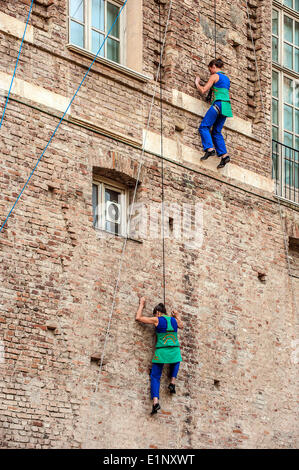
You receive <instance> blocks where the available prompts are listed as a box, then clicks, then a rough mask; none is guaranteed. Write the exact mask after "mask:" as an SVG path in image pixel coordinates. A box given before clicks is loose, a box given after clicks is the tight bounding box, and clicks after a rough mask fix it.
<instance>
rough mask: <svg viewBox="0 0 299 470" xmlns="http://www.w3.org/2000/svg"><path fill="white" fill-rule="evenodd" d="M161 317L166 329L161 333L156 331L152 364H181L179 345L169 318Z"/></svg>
mask: <svg viewBox="0 0 299 470" xmlns="http://www.w3.org/2000/svg"><path fill="white" fill-rule="evenodd" d="M162 317H164V318H165V319H166V321H167V328H166V331H165V332H163V333H159V332H157V331H156V335H157V342H156V349H155V354H154V357H153V360H152V362H156V363H158V364H173V363H175V362H181V361H182V356H181V351H180V343H179V340H178V335H177V332H176V331H174V329H173V327H172V324H171V317H169V316H167V315H162Z"/></svg>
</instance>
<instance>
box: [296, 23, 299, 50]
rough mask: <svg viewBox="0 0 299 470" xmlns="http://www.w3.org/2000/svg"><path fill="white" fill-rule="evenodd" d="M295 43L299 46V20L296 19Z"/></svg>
mask: <svg viewBox="0 0 299 470" xmlns="http://www.w3.org/2000/svg"><path fill="white" fill-rule="evenodd" d="M295 44H296V46H299V22H298V21H295Z"/></svg>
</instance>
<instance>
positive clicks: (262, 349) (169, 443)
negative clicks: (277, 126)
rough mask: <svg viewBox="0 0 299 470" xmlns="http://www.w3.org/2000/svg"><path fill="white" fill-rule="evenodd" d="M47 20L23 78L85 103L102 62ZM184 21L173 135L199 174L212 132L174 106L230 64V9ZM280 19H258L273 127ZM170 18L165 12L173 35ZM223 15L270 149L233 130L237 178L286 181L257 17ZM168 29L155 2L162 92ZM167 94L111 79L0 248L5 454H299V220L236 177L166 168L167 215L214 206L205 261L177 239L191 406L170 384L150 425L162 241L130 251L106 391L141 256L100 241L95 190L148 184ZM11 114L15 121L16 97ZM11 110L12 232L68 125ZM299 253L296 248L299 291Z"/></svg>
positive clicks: (10, 56) (171, 61)
mask: <svg viewBox="0 0 299 470" xmlns="http://www.w3.org/2000/svg"><path fill="white" fill-rule="evenodd" d="M15 3H16V2H12V1H11V2H10V1H9V2H3V1H0V11H1V12H4V13H5V14H7V15H10V16H12V17H15V18H17V19H18V20H20V21H24V20H25V14H24V12H25V10H26V12H27V10H28V8H29V4H30V2H29V1H28V0H27V1H23V2H21V1H20V2H17V5H16V4H15ZM36 3H37V5H36V6H35V7H34V10H33V16H32V21H31V24H32V25H33V27H34V43H33V44H31V43H27V42H25V43H24V47H23V51H22V56H21V59H20V63H19V68H18V73H17V78H19V79H22V80H24V81H26V82H30V83H31V84H32V85H35V86H36V87H42V88H43V89H44V91H45V94H46V92H47V91H51V92H55V93H57V94H58V95H61V96H62V97H65V98H71V97H72V94H73V92H74V91H75V89H76V87H77V86H78V84H79V83H80V81H81V79H82V77H83V74H84V73H85V71H86V69H87V67H88V65H89V63H90V60H89V59H88V58H87V57H85V56H81V55H79V54H78V53H75V52H73V51H69V50H68V49H67V48H66V47H65V44H66V42H67V33H66V31H67V28H66V22H67V8H66V5H67V2H66V1H54V2H52V1H48V2H46V1H43V2H42V1H40V2H36ZM173 3H174V7H173V12H172V16H171V24H170V28H169V33H168V35H167V42H166V48H167V49H166V54H165V67H164V72H163V82H164V83H163V86H164V91H163V96H164V104H163V107H164V127H163V133H164V137H165V138H170V139H173V140H176V139H177V138H178V136H177V131H176V130H175V122H176V119H177V118H178V115H179V117H180V118H181V119H182V120H184V122H185V127H184V130H183V132H182V133H181V134H180V137H179V138H180V139H181V142H182V143H183V144H184V145H186V146H187V147H189V148H191V149H194V150H195V151H198V158H199V157H200V156H201V148H200V143H199V137H198V135H197V126H198V122H199V121H200V118H199V117H198V116H196V115H195V114H193V113H191V112H190V111H188V110H184V109H178V108H177V107H176V106H174V105H173V103H172V92H173V90H179V91H182V92H184V93H185V94H187V95H188V96H191V97H193V98H198V95H197V92H196V90H195V89H194V85H193V82H194V75H195V74H197V73H199V74H200V75H201V76H202V77H204V78H205V77H206V63H207V62H208V61H209V60H211V58H212V57H213V50H214V49H213V47H214V45H213V36H212V32H211V31H212V26H213V18H214V16H213V15H214V11H213V4H214V2H212V1H209V2H198V1H196V0H189V1H187V0H185V1H174V2H173ZM270 7H271V5H270V2H257V3H255V2H253V1H252V2H250V8H251V10H252V11H251V13H252V15H253V16H254V15H256V17H254V18H253V20H254V19H256V18H257V20H256V21H257V25H258V26H257V30H256V31H259V34H260V36H258V33H256V34H257V38H256V41H257V42H258V41H262V40H261V39H259V38H263V42H261V43H260V44H261V49H260V51H261V52H260V54H262V57H263V58H264V68H263V67H262V80H263V84H264V88H263V90H264V93H265V104H266V109H267V113H268V114H267V116H268V117H269V105H270V93H269V90H270V83H269V70H268V68H267V64H269V61H270V42H269V41H268V40H267V37H268V36H267V34H268V35H269V11H270ZM167 8H168V2H166V4H165V5H164V2H163V4H162V6H161V11H162V20H163V24H165V21H166V16H167ZM218 10H219V11H218V23H219V24H218V26H219V31H218V40H219V55H221V56H222V57H223V58H224V60H225V62H226V64H227V72H228V73H229V75H230V76H231V78H232V99H233V106H234V110H235V114H236V117H239V118H240V119H243V120H246V121H250V122H251V123H252V126H253V132H254V139H252V138H249V137H246V135H244V133H243V134H241V133H239V132H237V131H233V130H231V129H226V131H225V132H226V134H227V138H228V141H229V144H230V146H231V148H232V151H233V156H234V157H233V163H234V164H235V165H236V166H239V167H240V168H241V169H244V170H250V171H253V172H256V174H257V175H263V176H265V177H268V178H270V168H271V159H270V154H269V149H268V147H267V146H268V144H269V135H270V134H269V132H270V125H269V123H268V125H267V128H265V124H264V122H263V120H262V119H261V118H260V114H258V117H257V114H256V113H255V112H253V110H255V109H256V110H257V113H259V111H260V109H259V106H260V103H259V98H257V85H256V84H255V83H254V82H252V81H250V80H249V78H250V77H251V78H252V77H253V76H254V73H253V71H252V70H251V69H249V71H248V61H250V59H249V58H248V57H247V56H248V54H249V52H248V50H249V49H250V47H249V45H248V38H247V30H246V25H247V21H246V11H245V8H244V6H242V7H241V6H240V2H232V3H231V5H228V4H227V2H224V1H223V2H219V9H218ZM157 11H158V6H157V4H156V3H155V2H154V1H153V0H151V1H149V2H144V5H143V14H144V74H145V75H149V76H154V75H155V73H156V69H157V60H158V52H157V51H159V47H160V44H159V42H157V40H156V38H157V37H158V36H159V24H158V22H157ZM264 32H265V33H264ZM0 36H1V37H0V47H1V57H2V58H3V60H2V61H1V64H0V72H3V73H7V74H12V72H13V68H14V64H15V59H16V57H17V53H18V47H19V41H17V40H16V38H15V37H14V36H13V35H12V34H8V33H5V32H3V31H0ZM240 41H241V42H240ZM239 42H240V44H239ZM246 51H247V52H246ZM251 52H252V51H251ZM246 54H247V55H246ZM249 83H250V84H249ZM153 88H154V83H153V80H150V81H145V82H142V81H140V80H138V79H136V78H134V77H132V76H128V75H125V74H124V73H122V72H120V71H117V70H115V69H113V68H109V67H108V66H106V65H104V64H101V63H96V64H95V66H94V69H93V71H92V72H91V74H90V76H89V77H88V79H87V81H86V83H85V84H84V86H83V87H82V89H81V90H80V94H79V95H78V97H77V99H76V101H75V102H74V103H73V105H72V109H71V117H72V118H73V120H71V119H68V120H66V121H65V122H64V123H63V124H62V125H61V127H60V129H59V131H58V132H57V134H56V136H55V138H54V139H53V141H52V143H51V145H50V147H49V149H48V150H47V152H46V154H45V155H44V157H43V159H42V160H41V162H40V164H39V166H38V167H37V169H36V171H35V173H34V176H33V177H32V179H31V181H30V184H29V185H28V187H27V188H26V190H25V192H24V194H23V195H22V197H21V199H20V200H19V202H18V204H17V206H16V207H15V210H14V212H13V214H12V215H11V217H10V218H9V220H8V222H7V224H6V226H5V228H4V230H3V232H2V233H1V234H0V243H1V252H0V256H1V284H0V286H1V287H0V289H1V304H0V305H1V313H0V328H1V338H0V339H1V343H0V346H1V347H2V351H3V353H2V355H1V354H0V368H1V372H2V374H1V380H0V394H1V427H0V428H1V431H0V439H1V446H2V447H5V448H18V447H25V448H58V447H63V448H82V447H86V446H88V447H95V448H116V447H117V448H152V447H161V448H219V447H224V448H269V447H275V448H290V447H296V446H297V442H296V416H295V399H296V396H295V394H296V384H295V377H296V375H295V374H296V370H295V368H296V366H297V362H298V361H297V350H296V347H297V346H296V345H297V343H296V338H295V324H296V310H295V305H294V302H293V300H292V299H293V296H292V292H293V293H294V297H295V296H297V299H296V302H297V305H298V301H299V299H298V294H297V293H298V291H299V290H298V279H297V278H296V277H291V276H289V273H288V268H287V261H286V253H285V247H284V232H283V227H284V228H285V231H286V232H285V233H286V236H287V237H291V238H292V240H294V239H297V238H298V212H297V211H296V208H295V207H294V206H292V205H287V204H284V205H283V206H282V208H281V211H282V216H283V217H282V219H281V214H280V210H279V206H278V205H277V201H276V200H275V198H274V197H273V194H272V193H270V192H267V191H263V190H262V189H258V188H256V187H254V186H250V185H249V184H246V183H245V182H244V181H243V182H242V181H240V180H233V179H231V178H228V177H226V176H225V174H222V173H219V172H216V171H212V170H208V169H205V168H204V167H202V166H199V165H198V166H196V165H190V166H189V168H188V165H187V164H186V162H184V160H181V161H178V162H177V163H176V164H175V163H173V162H170V161H165V162H164V167H165V174H164V178H165V201H166V203H172V204H174V203H176V204H177V205H178V206H179V207H182V206H183V204H185V205H187V204H189V205H191V206H192V207H193V206H195V205H196V204H198V203H201V208H202V219H200V221H201V222H200V226H199V227H197V229H198V230H201V231H202V235H203V238H202V243H200V244H198V245H194V246H192V245H190V243H189V244H188V243H187V242H186V240H181V239H175V238H173V237H170V238H168V239H166V301H167V306H168V308H169V309H170V308H176V309H178V310H180V311H181V312H182V318H183V321H184V325H185V328H184V330H183V331H180V334H179V338H180V341H181V345H182V356H183V362H182V364H181V369H180V373H179V378H178V382H177V394H176V395H175V396H174V397H170V396H169V395H168V394H167V393H166V386H167V384H168V378H167V374H166V373H164V375H163V379H162V383H161V405H162V412H161V413H160V414H159V415H157V416H155V417H150V416H149V411H150V408H151V404H150V400H149V376H148V373H149V369H150V364H151V358H152V352H153V345H154V336H153V329H152V328H151V327H149V326H145V325H141V324H136V322H135V313H136V309H137V306H138V296H140V295H145V296H146V298H147V306H146V313H147V314H148V315H150V314H151V311H152V308H153V306H154V305H155V304H156V303H158V302H159V301H161V300H162V294H163V292H162V243H161V239H160V237H158V236H156V233H155V232H154V230H153V229H152V231H149V232H148V234H147V236H146V237H143V239H142V240H139V241H138V240H134V239H129V240H128V241H127V246H126V251H125V254H124V261H123V270H122V273H121V278H120V285H119V290H118V293H117V296H116V304H115V309H114V311H113V317H112V322H111V329H110V336H109V339H108V343H107V350H106V355H105V359H104V364H103V371H102V374H101V375H100V376H99V372H98V371H99V369H98V362H97V360H96V359H97V358H98V357H99V356H100V354H101V351H102V348H103V345H104V338H105V333H106V328H107V325H108V321H109V316H110V313H111V306H112V298H113V292H114V286H115V281H116V279H117V275H118V270H119V262H120V257H121V251H122V248H123V243H124V240H123V238H121V237H113V236H111V235H110V236H108V235H106V236H105V234H103V233H100V232H99V231H97V230H95V229H94V228H93V226H92V178H93V173H94V171H95V169H102V170H101V173H102V174H103V173H105V174H106V176H109V177H111V175H117V176H116V178H122V180H123V181H124V182H126V183H127V184H128V185H129V186H131V185H132V183H134V181H135V180H136V177H137V176H136V175H137V166H138V163H139V161H140V158H141V155H142V153H141V150H140V146H141V143H142V133H143V130H144V129H145V127H146V121H147V116H148V110H149V106H150V101H151V94H152V92H153ZM253 90H254V96H252V92H253ZM0 98H1V100H0V102H1V109H3V105H4V101H5V93H2V94H1V97H0ZM11 98H12V99H11V100H10V102H9V105H8V108H7V114H6V117H5V121H4V123H3V127H2V129H1V137H2V139H1V144H0V149H1V157H2V161H1V165H0V185H1V198H0V211H1V214H2V215H1V221H3V220H4V218H5V217H6V215H7V213H8V211H9V209H10V208H11V206H12V204H13V203H14V201H15V199H16V197H17V196H18V194H19V192H20V190H21V189H22V186H23V184H24V183H25V181H26V180H27V178H28V176H29V174H30V172H31V170H32V168H33V167H34V165H35V163H36V161H37V158H38V157H39V155H40V154H41V152H42V150H43V149H44V147H45V145H46V143H47V141H48V139H49V138H50V136H51V133H52V132H53V130H54V128H55V126H56V125H57V123H58V117H57V116H59V115H60V114H59V112H58V111H57V110H55V109H53V108H52V107H51V106H46V105H43V104H37V103H36V102H35V101H34V99H31V100H30V99H28V97H27V98H26V97H20V96H18V95H16V94H12V97H11ZM248 98H251V99H252V100H253V101H252V102H248ZM158 105H159V101H158V100H157V101H156V106H155V107H154V110H153V116H152V120H151V123H150V130H151V131H152V132H156V133H159V125H160V115H159V106H158ZM252 105H254V106H252ZM74 118H76V119H78V120H79V119H80V123H79V124H80V125H79V124H78V122H77V123H75V122H74ZM100 129H102V131H103V129H104V130H105V132H104V131H103V132H102V131H101V132H100ZM108 130H109V131H110V135H109V133H108ZM264 135H265V136H266V137H267V139H268V140H267V142H266V144H264V143H263V142H264V141H261V136H264ZM126 139H127V140H126ZM128 139H130V141H132V142H131V144H129V143H128ZM138 147H139V148H138ZM173 159H174V160H175V159H176V158H175V156H174V158H173ZM96 171H98V170H96ZM115 172H116V173H115ZM160 200H161V159H160V158H159V157H158V156H156V155H153V154H151V153H148V152H145V154H144V161H143V168H142V174H141V184H140V185H139V187H138V191H137V201H138V202H140V203H143V204H144V207H145V208H146V209H147V210H150V209H151V208H152V207H156V205H157V204H159V202H160ZM295 246H296V243H295V242H293V241H292V243H291V247H292V253H293V251H295V254H293V264H292V272H293V273H294V272H297V271H295V267H294V263H296V259H297V255H296V253H297V252H296V248H294V247H295ZM0 353H1V349H0ZM95 389H97V393H94V390H95Z"/></svg>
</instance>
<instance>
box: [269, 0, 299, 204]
mask: <svg viewBox="0 0 299 470" xmlns="http://www.w3.org/2000/svg"><path fill="white" fill-rule="evenodd" d="M272 4H273V10H272V139H273V143H272V161H273V167H272V176H273V177H274V178H275V180H276V182H277V186H276V190H277V193H278V195H280V196H282V197H284V198H286V199H288V200H292V201H295V202H296V203H298V202H299V191H298V189H299V0H281V1H278V0H273V3H272Z"/></svg>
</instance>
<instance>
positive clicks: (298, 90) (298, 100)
mask: <svg viewBox="0 0 299 470" xmlns="http://www.w3.org/2000/svg"><path fill="white" fill-rule="evenodd" d="M294 94H295V106H296V107H297V108H299V81H298V80H296V81H295V93H294Z"/></svg>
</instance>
